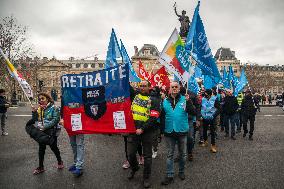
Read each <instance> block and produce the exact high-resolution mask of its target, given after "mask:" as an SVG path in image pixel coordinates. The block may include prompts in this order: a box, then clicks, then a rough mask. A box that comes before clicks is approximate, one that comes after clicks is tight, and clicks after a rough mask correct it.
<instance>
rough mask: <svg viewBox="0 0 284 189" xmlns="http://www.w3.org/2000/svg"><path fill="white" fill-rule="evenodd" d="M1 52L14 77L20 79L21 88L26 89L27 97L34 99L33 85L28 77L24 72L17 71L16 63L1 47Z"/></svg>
mask: <svg viewBox="0 0 284 189" xmlns="http://www.w3.org/2000/svg"><path fill="white" fill-rule="evenodd" d="M0 53H1V55H2V56H3V58H4V59H5V62H6V64H7V68H8V71H9V73H10V74H11V75H12V76H13V77H14V79H15V80H17V81H18V83H19V85H20V87H21V89H22V90H23V91H24V94H25V95H26V97H27V98H28V99H29V100H31V99H33V90H32V88H31V86H30V85H29V84H28V82H27V81H26V79H25V78H24V77H23V76H22V74H20V73H19V72H18V71H17V69H16V68H15V67H14V65H13V64H12V63H11V62H10V60H9V59H8V58H7V57H6V55H5V54H4V52H3V51H2V49H0Z"/></svg>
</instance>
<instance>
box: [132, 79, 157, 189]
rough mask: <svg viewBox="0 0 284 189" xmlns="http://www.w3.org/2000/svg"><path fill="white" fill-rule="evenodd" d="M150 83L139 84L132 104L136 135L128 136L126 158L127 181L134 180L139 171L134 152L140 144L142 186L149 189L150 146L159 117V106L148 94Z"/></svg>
mask: <svg viewBox="0 0 284 189" xmlns="http://www.w3.org/2000/svg"><path fill="white" fill-rule="evenodd" d="M149 89H150V83H149V82H148V81H146V80H143V81H142V82H141V83H140V93H139V94H137V95H136V96H135V98H134V100H133V102H132V106H131V110H132V114H133V119H134V123H135V127H136V133H135V134H132V135H129V137H128V139H127V142H128V158H129V163H130V166H131V171H130V174H129V176H128V179H129V180H131V179H133V178H134V175H135V173H136V172H137V171H138V170H139V166H138V162H137V158H136V152H137V147H138V144H139V143H142V148H143V155H144V172H143V185H144V188H149V187H150V186H151V184H150V180H149V179H150V175H151V167H152V145H153V136H154V132H155V127H156V126H157V125H158V123H157V120H158V118H159V116H160V104H159V102H158V101H157V100H155V99H154V98H152V97H151V96H150V94H149V92H150V91H149Z"/></svg>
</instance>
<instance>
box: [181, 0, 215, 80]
mask: <svg viewBox="0 0 284 189" xmlns="http://www.w3.org/2000/svg"><path fill="white" fill-rule="evenodd" d="M199 6H200V1H198V5H197V6H196V8H195V11H194V15H193V18H192V23H191V25H190V29H189V32H188V35H187V39H186V50H187V51H188V52H189V53H190V54H191V56H192V58H193V59H194V60H195V61H196V62H197V65H198V67H199V68H200V69H201V70H202V72H203V74H205V75H212V76H213V77H216V78H221V76H220V73H219V70H218V68H217V65H216V60H215V59H214V58H213V55H212V52H211V49H210V47H209V43H208V40H207V37H206V34H205V30H204V26H203V23H202V20H201V17H200V15H199Z"/></svg>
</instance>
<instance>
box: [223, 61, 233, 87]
mask: <svg viewBox="0 0 284 189" xmlns="http://www.w3.org/2000/svg"><path fill="white" fill-rule="evenodd" d="M222 84H223V86H224V88H226V89H231V84H230V80H229V78H228V74H227V71H226V67H225V66H224V67H223V78H222Z"/></svg>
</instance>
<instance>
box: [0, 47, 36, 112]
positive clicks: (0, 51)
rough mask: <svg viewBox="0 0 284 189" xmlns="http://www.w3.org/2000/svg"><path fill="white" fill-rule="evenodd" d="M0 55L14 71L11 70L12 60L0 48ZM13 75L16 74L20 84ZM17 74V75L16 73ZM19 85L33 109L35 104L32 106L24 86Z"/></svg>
mask: <svg viewBox="0 0 284 189" xmlns="http://www.w3.org/2000/svg"><path fill="white" fill-rule="evenodd" d="M0 53H1V55H2V56H3V58H4V59H5V61H6V63H7V66H8V67H9V69H10V70H12V69H11V68H12V67H11V65H12V63H11V62H10V60H9V59H8V58H7V57H6V55H5V54H4V52H3V51H2V49H1V48H0ZM13 74H14V79H15V80H17V81H18V83H19V80H18V79H16V78H15V73H13ZM16 74H17V73H16ZM19 85H20V87H21V89H22V90H23V92H24V94H25V96H26V97H27V99H28V101H29V103H30V105H31V107H33V104H32V102H31V100H30V98H29V97H28V95H27V93H26V92H25V90H24V88H23V86H22V85H21V84H20V83H19Z"/></svg>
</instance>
